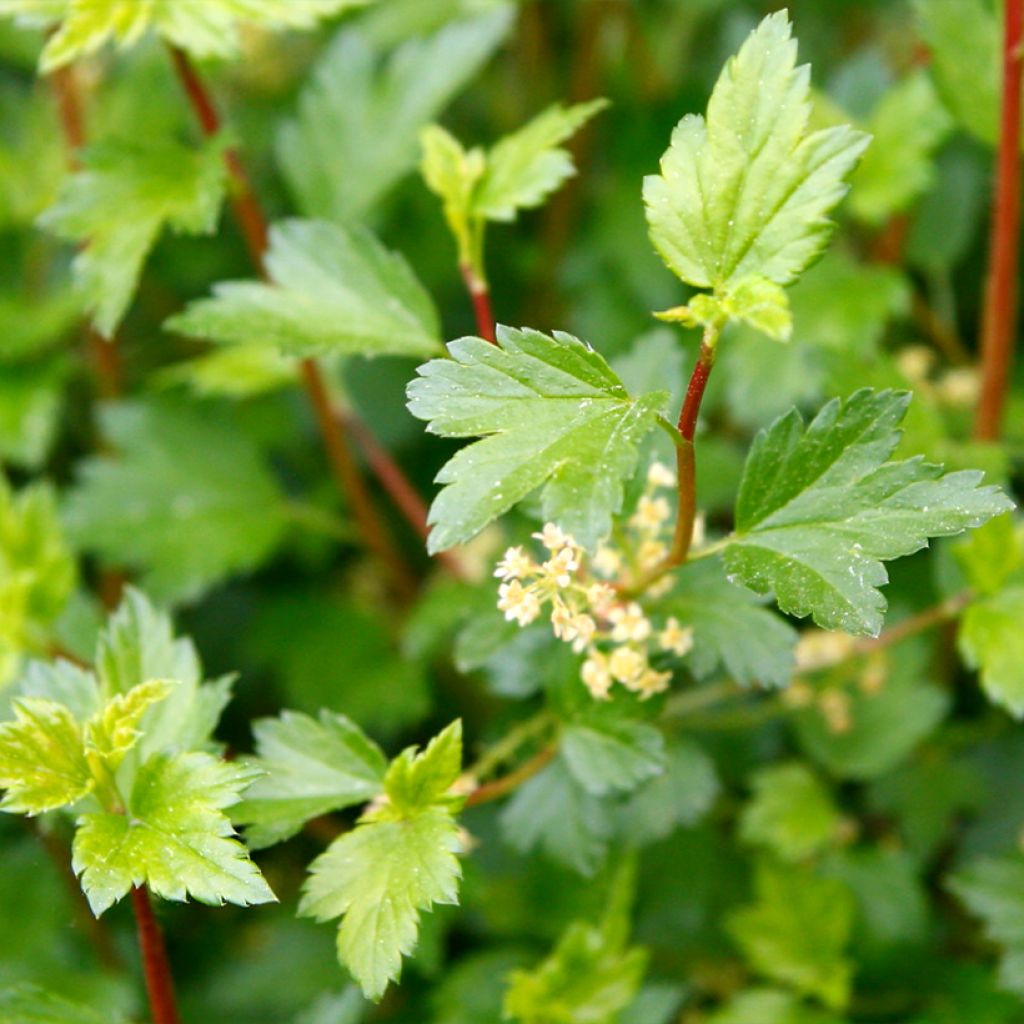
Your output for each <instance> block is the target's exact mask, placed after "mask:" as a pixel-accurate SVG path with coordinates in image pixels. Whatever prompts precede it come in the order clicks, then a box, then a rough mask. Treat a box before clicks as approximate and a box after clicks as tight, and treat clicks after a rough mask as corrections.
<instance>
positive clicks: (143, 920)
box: [132, 886, 181, 1024]
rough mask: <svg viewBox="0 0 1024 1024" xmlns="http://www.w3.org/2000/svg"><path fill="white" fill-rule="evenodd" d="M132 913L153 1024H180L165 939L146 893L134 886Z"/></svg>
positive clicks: (141, 888) (144, 890)
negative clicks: (133, 912) (136, 929)
mask: <svg viewBox="0 0 1024 1024" xmlns="http://www.w3.org/2000/svg"><path fill="white" fill-rule="evenodd" d="M132 909H133V910H134V911H135V923H136V925H137V926H138V931H139V948H140V949H141V951H142V967H143V970H144V971H145V974H146V991H147V993H148V994H149V1008H150V1011H151V1012H152V1014H153V1024H180V1022H181V1018H180V1017H179V1016H178V1006H177V1001H176V1000H175V997H174V979H173V977H172V976H171V965H170V963H169V962H168V960H167V948H166V946H165V945H164V936H163V933H162V932H161V931H160V925H159V924H157V920H156V917H155V916H154V914H153V904H152V903H151V902H150V899H149V890H148V889H146V888H145V887H140V886H136V887H135V888H133V889H132Z"/></svg>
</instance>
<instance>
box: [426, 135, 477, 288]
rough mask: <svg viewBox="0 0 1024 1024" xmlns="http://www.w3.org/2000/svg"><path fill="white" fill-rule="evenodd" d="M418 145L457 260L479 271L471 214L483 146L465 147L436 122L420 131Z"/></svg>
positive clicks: (428, 182)
mask: <svg viewBox="0 0 1024 1024" xmlns="http://www.w3.org/2000/svg"><path fill="white" fill-rule="evenodd" d="M420 146H421V147H422V149H423V160H422V162H421V164H420V170H421V173H422V174H423V180H424V181H425V182H426V183H427V188H429V189H430V190H431V191H432V192H434V193H435V194H437V195H438V196H440V198H441V202H442V209H443V210H444V217H445V220H446V221H447V222H448V227H449V228H450V229H451V232H452V234H453V235H454V237H455V240H456V242H457V243H458V246H459V263H460V264H461V265H462V266H463V267H474V268H475V269H476V270H477V272H478V273H479V271H480V270H481V269H482V268H481V267H480V266H479V264H480V263H482V259H483V257H482V254H481V252H480V250H481V249H482V248H483V243H482V241H481V240H479V228H478V227H477V225H476V223H475V219H474V217H473V196H474V194H475V192H476V188H477V185H478V184H479V183H480V179H481V178H482V177H483V174H484V170H485V169H486V166H487V163H486V159H487V158H486V157H485V156H484V152H483V150H482V149H470V150H467V149H465V148H464V147H463V145H462V143H461V142H459V140H458V139H457V138H455V136H454V135H452V134H451V133H450V132H448V131H445V129H444V128H442V127H441V126H440V125H436V124H432V125H427V127H426V128H424V129H423V130H422V131H421V132H420Z"/></svg>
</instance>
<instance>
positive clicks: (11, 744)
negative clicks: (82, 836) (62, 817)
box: [0, 697, 95, 816]
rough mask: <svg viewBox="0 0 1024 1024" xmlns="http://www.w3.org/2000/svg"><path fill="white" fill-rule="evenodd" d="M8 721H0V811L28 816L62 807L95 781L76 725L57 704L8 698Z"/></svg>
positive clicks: (26, 698) (76, 797)
mask: <svg viewBox="0 0 1024 1024" xmlns="http://www.w3.org/2000/svg"><path fill="white" fill-rule="evenodd" d="M11 706H12V708H13V710H14V719H13V720H11V721H8V722H3V723H0V789H5V790H7V792H6V793H5V794H4V798H3V801H2V802H0V811H7V812H8V813H10V814H28V815H30V816H32V815H36V814H41V813H42V812H43V811H50V810H53V809H55V808H57V807H66V806H67V805H69V804H73V803H76V802H77V801H79V800H81V798H82V797H83V796H85V795H86V794H87V793H89V792H91V790H92V788H93V786H94V785H95V783H94V781H93V777H92V773H91V772H90V770H89V765H88V763H87V761H86V759H85V751H84V748H83V743H82V728H81V726H80V725H79V724H78V722H77V721H75V718H74V716H73V715H72V714H71V712H70V711H69V710H68V709H67V708H66V707H64V706H63V705H62V704H57V703H56V702H54V701H50V700H42V699H40V698H37V697H22V698H20V699H18V700H15V701H13V703H12V705H11Z"/></svg>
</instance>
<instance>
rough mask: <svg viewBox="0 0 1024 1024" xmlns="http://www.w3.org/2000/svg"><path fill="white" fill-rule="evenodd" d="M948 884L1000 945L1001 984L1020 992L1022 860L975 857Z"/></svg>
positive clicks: (1023, 976) (1023, 974)
mask: <svg viewBox="0 0 1024 1024" xmlns="http://www.w3.org/2000/svg"><path fill="white" fill-rule="evenodd" d="M949 887H950V889H952V891H953V892H954V893H955V894H956V895H957V896H958V897H959V898H960V899H961V900H963V902H964V904H965V905H966V906H967V909H968V910H970V911H971V913H972V914H975V915H976V916H978V917H980V918H981V919H982V921H984V923H985V933H986V935H988V937H989V938H990V939H991V940H992V941H993V942H995V943H998V945H999V946H1001V947H1003V957H1002V960H1001V962H1000V965H999V980H1000V983H1001V984H1002V986H1003V987H1004V988H1006V989H1009V990H1010V991H1011V992H1016V993H1017V994H1018V995H1024V860H1022V859H1021V858H1020V857H1002V858H995V857H986V858H984V859H982V860H977V861H975V862H974V863H972V864H969V865H968V866H967V867H966V868H964V869H963V870H962V871H959V872H957V874H955V875H954V876H953V877H952V878H951V879H950V880H949Z"/></svg>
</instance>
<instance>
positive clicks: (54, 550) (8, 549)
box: [0, 472, 77, 686]
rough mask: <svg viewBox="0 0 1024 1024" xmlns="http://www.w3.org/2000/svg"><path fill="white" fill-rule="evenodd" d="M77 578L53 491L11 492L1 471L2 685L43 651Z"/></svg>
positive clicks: (39, 487)
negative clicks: (23, 658)
mask: <svg viewBox="0 0 1024 1024" xmlns="http://www.w3.org/2000/svg"><path fill="white" fill-rule="evenodd" d="M76 576H77V572H76V564H75V560H74V557H73V556H72V553H71V551H70V549H69V548H68V545H67V543H66V541H65V539H64V533H63V530H62V529H61V525H60V522H59V520H58V517H57V508H56V502H55V500H54V495H53V491H52V490H51V489H50V487H49V486H48V485H46V484H34V485H32V486H29V487H26V488H24V489H23V490H21V491H19V492H18V493H14V492H13V491H12V490H11V489H10V487H9V486H8V484H7V480H6V478H5V477H4V475H3V473H2V472H0V686H2V685H4V684H5V683H7V682H9V681H10V678H11V676H12V675H13V674H14V671H15V670H16V668H17V666H18V664H19V662H20V660H21V656H22V655H23V654H25V653H31V652H39V651H42V650H44V649H45V648H46V646H47V644H48V643H49V641H50V640H51V639H52V635H51V632H52V627H53V622H54V620H55V619H56V618H57V616H58V615H59V614H60V613H61V612H62V611H63V609H64V606H65V605H66V604H67V601H68V599H69V598H70V596H71V593H72V591H73V590H74V586H75V579H76Z"/></svg>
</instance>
